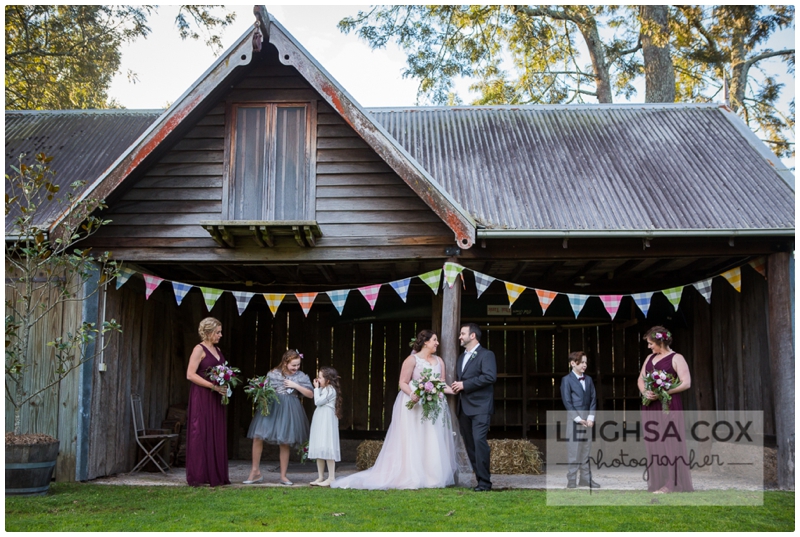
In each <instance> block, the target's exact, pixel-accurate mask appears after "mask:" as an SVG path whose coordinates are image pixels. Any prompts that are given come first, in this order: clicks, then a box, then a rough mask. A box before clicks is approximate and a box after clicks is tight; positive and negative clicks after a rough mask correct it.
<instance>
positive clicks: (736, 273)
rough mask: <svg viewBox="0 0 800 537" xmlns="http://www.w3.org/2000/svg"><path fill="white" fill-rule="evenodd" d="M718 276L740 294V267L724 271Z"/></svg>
mask: <svg viewBox="0 0 800 537" xmlns="http://www.w3.org/2000/svg"><path fill="white" fill-rule="evenodd" d="M720 276H722V277H723V278H725V279H726V280H728V283H729V284H731V285H732V286H733V288H734V289H736V290H737V291H739V292H740V293H741V292H742V269H741V268H740V267H736V268H732V269H731V270H726V271H725V272H723V273H722V274H720Z"/></svg>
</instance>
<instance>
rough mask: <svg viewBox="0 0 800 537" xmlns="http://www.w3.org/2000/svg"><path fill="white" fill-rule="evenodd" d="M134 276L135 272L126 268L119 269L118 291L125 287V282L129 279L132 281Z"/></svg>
mask: <svg viewBox="0 0 800 537" xmlns="http://www.w3.org/2000/svg"><path fill="white" fill-rule="evenodd" d="M134 274H136V271H135V270H131V269H129V268H124V267H123V268H121V269H119V276H117V289H119V288H120V287H122V286H123V285H125V282H127V281H128V279H130V277H131V276H133V275H134Z"/></svg>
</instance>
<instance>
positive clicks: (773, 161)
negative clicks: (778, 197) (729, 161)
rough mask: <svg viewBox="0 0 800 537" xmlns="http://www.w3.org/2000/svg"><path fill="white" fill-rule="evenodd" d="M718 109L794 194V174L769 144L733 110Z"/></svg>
mask: <svg viewBox="0 0 800 537" xmlns="http://www.w3.org/2000/svg"><path fill="white" fill-rule="evenodd" d="M717 109H718V110H719V111H720V112H721V113H722V115H723V117H725V118H726V119H727V120H728V121H730V123H731V125H733V126H734V128H736V130H738V131H739V133H740V134H741V135H742V136H743V137H744V139H745V140H746V141H747V143H749V144H750V146H751V147H752V148H753V149H755V150H756V151H758V153H759V154H760V155H761V156H762V157H764V160H766V161H767V163H768V164H769V165H770V167H771V168H772V169H773V170H775V173H777V174H778V176H779V177H780V178H781V179H783V181H784V182H785V183H786V184H787V185H789V188H791V189H792V192H794V191H795V190H794V174H793V173H792V172H791V170H790V169H789V168H787V167H786V165H785V164H784V163H783V162H782V161H781V159H779V158H778V157H777V156H775V153H773V152H772V150H771V149H770V148H769V147H767V144H765V143H764V142H763V141H762V140H761V138H759V137H758V136H756V133H754V132H753V131H752V130H750V127H748V126H747V123H745V122H744V120H743V119H742V118H740V117H739V116H738V115H737V114H736V113H735V112H734V111H733V110H731V109H730V108H728V107H727V106H725V105H717Z"/></svg>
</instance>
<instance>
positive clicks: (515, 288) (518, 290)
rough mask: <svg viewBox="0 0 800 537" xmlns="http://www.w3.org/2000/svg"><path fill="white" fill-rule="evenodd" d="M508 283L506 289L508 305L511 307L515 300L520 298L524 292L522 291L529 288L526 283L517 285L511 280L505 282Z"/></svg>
mask: <svg viewBox="0 0 800 537" xmlns="http://www.w3.org/2000/svg"><path fill="white" fill-rule="evenodd" d="M505 284H506V291H507V292H508V306H509V307H511V306H512V305H514V302H515V301H516V300H517V298H519V295H521V294H522V291H524V290H525V289H527V287H525V286H524V285H517V284H515V283H511V282H505Z"/></svg>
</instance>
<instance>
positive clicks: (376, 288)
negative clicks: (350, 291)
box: [358, 284, 381, 310]
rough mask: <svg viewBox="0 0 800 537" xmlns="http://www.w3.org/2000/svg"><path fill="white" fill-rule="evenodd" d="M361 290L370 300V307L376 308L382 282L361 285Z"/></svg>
mask: <svg viewBox="0 0 800 537" xmlns="http://www.w3.org/2000/svg"><path fill="white" fill-rule="evenodd" d="M358 290H359V291H361V294H362V295H364V298H366V299H367V302H369V309H371V310H374V309H375V301H376V300H378V293H379V292H380V290H381V284H376V285H368V286H366V287H359V288H358Z"/></svg>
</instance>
